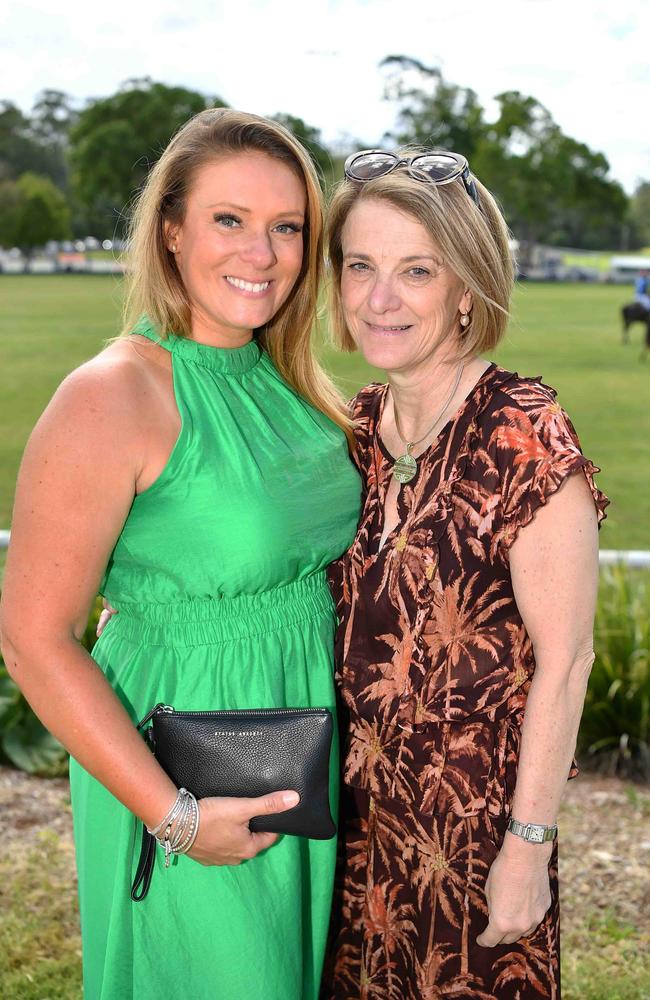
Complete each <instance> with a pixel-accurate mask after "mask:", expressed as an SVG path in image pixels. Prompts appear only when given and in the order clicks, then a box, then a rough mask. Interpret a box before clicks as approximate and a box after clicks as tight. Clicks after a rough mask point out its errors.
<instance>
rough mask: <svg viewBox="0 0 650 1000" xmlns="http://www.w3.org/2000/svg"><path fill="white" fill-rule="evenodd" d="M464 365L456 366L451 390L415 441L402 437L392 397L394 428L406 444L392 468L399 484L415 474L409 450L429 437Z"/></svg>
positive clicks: (457, 382) (412, 458) (463, 363)
mask: <svg viewBox="0 0 650 1000" xmlns="http://www.w3.org/2000/svg"><path fill="white" fill-rule="evenodd" d="M464 367H465V362H464V361H461V363H460V364H459V366H458V371H457V372H456V378H455V380H454V384H453V386H452V387H451V392H450V393H449V395H448V396H447V398H446V400H445V402H444V406H443V407H442V409H441V410H439V412H438V413H437V415H436V419H435V420H434V421H433V423H432V424H431V426H430V427H429V430H428V431H427V432H426V434H423V435H422V437H421V438H418V440H417V441H407V440H406V438H405V437H404V435H403V434H402V432H401V430H400V426H399V419H398V416H397V408H396V406H395V400H394V399H393V413H394V415H395V429H396V430H397V433H398V435H399V439H400V441H401V442H402V443H403V444H405V445H406V451H405V452H404V454H403V455H400V456H399V458H397V459H396V460H395V463H394V465H393V469H392V473H393V476H394V477H395V479H396V480H397V482H398V483H401V484H404V483H410V482H411V480H412V479H413V478H414V477H415V475H416V474H417V471H418V463H417V461H416V459H415V458H414V457H413V455H412V454H411V452H412V451H413V448H415V446H416V444H420V443H421V442H422V441H424V440H425V439H426V438H428V437H429V434H430V433H431V431H432V430H433V428H434V427H435V426H436V424H437V423H438V421H439V420H440V418H441V417H442V415H443V414H444V413H445V411H446V409H447V407H448V406H449V404H450V403H451V401H452V399H453V398H454V396H455V395H456V390H457V388H458V386H459V385H460V380H461V377H462V374H463V369H464Z"/></svg>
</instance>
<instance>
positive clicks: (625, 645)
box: [578, 566, 650, 780]
mask: <svg viewBox="0 0 650 1000" xmlns="http://www.w3.org/2000/svg"><path fill="white" fill-rule="evenodd" d="M595 651H596V660H595V663H594V666H593V670H592V672H591V677H590V679H589V689H588V691H587V698H586V702H585V710H584V714H583V718H582V724H581V727H580V735H579V739H578V750H579V753H581V754H582V755H583V756H584V757H585V758H586V762H588V763H591V764H593V765H594V766H595V767H597V768H598V769H599V770H603V771H607V772H608V773H610V774H619V775H625V776H627V777H631V778H642V779H645V780H650V575H648V574H647V573H643V572H641V571H639V570H629V569H626V568H625V567H623V566H613V567H606V568H605V569H604V570H603V571H602V574H601V589H600V595H599V600H598V611H597V615H596V626H595Z"/></svg>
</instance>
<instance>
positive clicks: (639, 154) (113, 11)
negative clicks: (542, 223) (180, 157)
mask: <svg viewBox="0 0 650 1000" xmlns="http://www.w3.org/2000/svg"><path fill="white" fill-rule="evenodd" d="M649 11H650V5H647V4H640V3H638V0H634V2H632V0H617V3H616V5H615V6H613V5H611V4H610V3H608V2H606V0H574V2H573V3H567V2H566V0H500V2H499V0H497V2H495V3H493V4H486V3H484V0H466V2H464V3H462V4H460V3H459V4H455V5H448V6H447V7H445V8H442V7H441V5H436V6H429V7H427V6H424V5H422V4H421V5H418V6H410V7H408V8H407V7H406V6H405V4H404V2H403V0H309V9H308V16H307V12H306V7H305V3H304V0H237V2H236V3H230V2H229V3H226V2H216V3H215V2H205V0H187V2H186V3H185V4H184V6H183V8H181V10H180V11H179V6H178V3H177V2H176V0H174V2H171V0H158V2H156V3H155V4H154V3H152V2H150V3H144V4H142V3H141V4H134V3H133V2H132V0H114V2H112V3H111V5H110V6H106V5H97V6H95V5H91V4H88V3H86V2H84V3H81V2H68V3H61V4H60V5H58V6H57V7H56V8H52V6H51V3H50V2H46V0H31V2H30V3H16V2H11V0H10V2H9V3H5V4H4V5H3V6H2V8H1V10H0V39H1V40H2V41H1V42H0V60H2V65H3V70H4V72H3V80H4V88H5V89H4V93H3V94H2V95H0V96H3V97H5V98H9V99H12V100H14V101H15V102H16V103H18V104H19V105H20V106H22V107H23V108H24V109H26V110H27V109H29V108H30V107H31V104H32V102H33V99H34V97H35V96H36V94H37V93H38V92H39V91H40V90H41V89H43V88H44V87H55V88H58V89H61V90H64V91H66V92H68V93H70V94H72V95H73V96H74V97H76V98H77V99H79V101H82V100H83V99H84V98H87V97H89V96H102V95H105V94H109V93H112V92H113V91H115V90H116V89H117V87H118V86H119V84H120V83H121V82H122V81H124V80H126V79H128V78H130V77H134V76H151V77H153V78H154V79H157V80H162V81H164V82H167V83H175V84H183V85H185V86H189V87H193V88H196V89H198V90H201V91H203V92H204V93H206V94H211V95H218V96H220V97H222V98H223V99H224V100H227V101H228V102H229V103H231V104H233V105H235V106H237V107H241V108H245V109H247V110H250V111H256V112H258V113H261V114H273V113H275V112H277V111H283V112H289V113H291V114H295V115H298V116H300V117H302V118H304V119H305V120H306V121H308V122H309V123H310V124H313V125H316V126H318V127H320V128H321V129H322V131H323V134H324V136H325V138H326V139H328V140H329V141H332V140H334V139H335V138H336V136H337V135H340V134H341V133H348V134H350V135H353V136H357V137H358V138H360V139H361V140H363V141H365V142H369V143H375V142H377V141H379V140H380V139H381V136H382V134H383V133H384V132H385V131H386V130H387V129H388V128H390V126H391V125H392V124H393V122H394V118H395V109H394V108H393V107H391V106H390V105H388V104H387V103H386V102H385V101H383V99H382V96H383V78H382V74H381V73H380V71H379V69H378V64H379V62H380V60H381V59H382V58H383V57H384V56H386V55H388V54H391V53H396V54H406V55H410V56H414V57H416V58H418V59H420V60H422V61H423V62H424V63H427V64H435V65H439V66H440V67H441V69H442V70H443V73H444V74H445V76H446V77H447V78H448V79H449V80H451V81H452V82H454V83H457V84H459V85H461V86H466V87H471V88H472V89H474V90H475V91H476V92H477V94H478V96H479V99H480V100H481V102H482V103H483V104H484V105H485V106H487V107H489V103H490V101H491V99H492V98H493V97H494V95H495V94H498V93H500V92H501V91H503V90H520V91H522V92H524V93H528V94H531V95H532V96H534V97H535V98H537V99H538V100H539V101H540V102H541V103H542V104H544V105H545V106H546V107H547V108H548V109H549V111H550V112H551V114H552V115H553V117H554V118H555V119H556V121H557V122H558V123H559V124H560V125H561V126H562V128H563V129H564V130H565V131H566V132H567V133H568V134H570V135H572V136H573V137H574V138H576V139H578V140H580V141H583V142H586V143H587V144H588V145H589V146H591V147H592V148H594V149H596V150H601V151H603V152H605V154H606V155H607V157H608V159H609V160H610V163H611V165H612V169H613V172H614V174H615V175H616V176H617V177H619V178H620V179H621V180H622V181H623V182H624V183H625V185H626V186H627V187H628V189H630V188H631V186H632V185H633V184H634V181H635V180H636V178H637V177H639V176H649V175H650V162H649V159H648V143H647V142H646V141H645V140H644V139H643V138H639V137H638V132H639V130H638V128H636V127H635V125H634V122H635V121H638V115H639V112H640V110H641V109H642V108H644V109H647V107H648V104H649V103H650V61H649V60H648V55H647V53H648V39H649V38H650V31H649V30H648V29H649V28H650V23H649V22H650V16H649V13H648V12H649ZM629 122H632V123H633V124H632V125H630V124H629Z"/></svg>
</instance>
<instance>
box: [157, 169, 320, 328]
mask: <svg viewBox="0 0 650 1000" xmlns="http://www.w3.org/2000/svg"><path fill="white" fill-rule="evenodd" d="M306 206H307V197H306V193H305V187H304V184H303V183H302V181H301V180H300V179H299V178H298V176H297V175H296V174H295V173H294V171H293V170H292V169H291V168H290V167H289V166H287V165H286V164H285V163H282V162H281V161H280V160H277V159H274V158H273V157H271V156H267V155H266V154H265V153H259V152H246V153H241V154H239V153H237V154H235V155H228V156H226V157H224V158H222V159H217V160H215V161H213V162H211V163H207V164H205V165H204V166H203V167H201V168H200V169H199V170H198V171H197V173H196V176H195V177H194V182H193V184H192V187H191V189H190V192H189V194H188V196H187V200H186V208H185V218H184V219H183V222H182V224H181V225H180V226H174V225H172V224H168V225H167V227H166V239H167V246H168V248H169V250H170V251H171V252H173V253H174V256H175V260H176V265H177V267H178V270H179V273H180V276H181V279H182V281H183V284H184V286H185V290H186V292H187V295H188V298H189V302H190V310H191V316H192V337H193V338H194V339H196V340H199V341H202V342H204V343H210V344H213V345H214V346H217V347H239V346H241V345H242V344H245V343H246V342H247V341H248V340H250V338H251V335H252V331H253V330H255V329H257V328H258V327H262V326H264V325H265V324H266V323H268V322H269V321H270V320H271V319H272V318H273V316H274V315H275V314H276V312H277V311H278V309H279V308H280V307H281V306H282V304H283V303H284V302H285V301H286V299H287V297H288V296H289V293H290V292H291V289H292V288H293V286H294V284H295V282H296V280H297V278H298V275H299V274H300V270H301V267H302V260H303V237H302V230H303V227H304V224H305V213H306Z"/></svg>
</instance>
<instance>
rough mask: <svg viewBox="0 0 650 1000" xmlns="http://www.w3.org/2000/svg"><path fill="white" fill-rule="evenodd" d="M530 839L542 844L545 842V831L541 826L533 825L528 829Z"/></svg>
mask: <svg viewBox="0 0 650 1000" xmlns="http://www.w3.org/2000/svg"><path fill="white" fill-rule="evenodd" d="M528 839H529V840H532V841H534V842H535V843H536V844H542V843H543V842H544V831H543V830H541V829H540V828H539V827H535V826H533V827H531V828H530V830H529V831H528Z"/></svg>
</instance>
